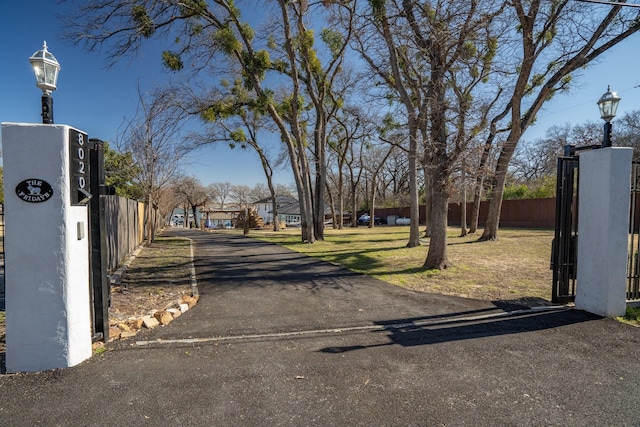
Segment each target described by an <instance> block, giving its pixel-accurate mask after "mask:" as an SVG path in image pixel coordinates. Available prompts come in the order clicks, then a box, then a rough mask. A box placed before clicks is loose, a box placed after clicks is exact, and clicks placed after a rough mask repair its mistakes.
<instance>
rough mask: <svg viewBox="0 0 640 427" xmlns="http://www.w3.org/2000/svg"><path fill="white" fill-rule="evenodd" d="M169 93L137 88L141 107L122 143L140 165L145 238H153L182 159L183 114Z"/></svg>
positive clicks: (122, 138) (125, 132)
mask: <svg viewBox="0 0 640 427" xmlns="http://www.w3.org/2000/svg"><path fill="white" fill-rule="evenodd" d="M172 99H173V97H172V95H171V93H170V92H167V91H162V90H157V91H155V92H152V93H150V94H143V93H141V92H140V90H139V91H138V101H139V104H138V110H137V112H136V115H135V117H133V118H132V119H131V120H130V121H129V123H128V125H127V127H126V129H125V131H124V133H123V135H122V136H121V141H120V143H121V145H123V146H125V147H126V148H127V151H130V152H131V153H132V156H133V159H134V161H135V163H136V164H137V165H138V166H139V167H140V170H139V175H138V177H137V181H138V183H139V185H140V187H141V188H142V192H143V195H144V198H145V200H146V202H147V209H146V219H145V222H146V233H147V235H146V239H147V240H148V241H150V242H151V241H153V239H154V237H155V234H156V227H157V223H158V221H159V219H160V218H159V215H158V208H159V201H160V199H161V196H162V194H163V191H165V190H166V188H167V187H168V186H169V185H170V184H172V182H173V181H174V180H175V178H176V177H177V176H178V170H179V168H180V166H181V161H182V159H183V155H182V152H181V150H180V148H179V145H178V144H179V143H180V135H181V130H182V123H183V122H182V117H181V116H180V113H179V112H177V111H176V110H175V108H173V104H172Z"/></svg>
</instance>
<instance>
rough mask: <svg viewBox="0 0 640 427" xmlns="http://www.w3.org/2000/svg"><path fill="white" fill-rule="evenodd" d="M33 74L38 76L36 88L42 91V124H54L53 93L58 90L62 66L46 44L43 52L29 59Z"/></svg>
mask: <svg viewBox="0 0 640 427" xmlns="http://www.w3.org/2000/svg"><path fill="white" fill-rule="evenodd" d="M29 62H31V66H32V67H33V72H34V73H35V75H36V86H38V87H39V88H40V89H41V90H42V123H44V124H53V98H52V97H51V92H53V91H54V90H56V82H57V81H58V73H59V72H60V64H59V63H58V61H57V60H56V57H55V56H53V55H52V54H51V52H49V51H48V50H47V42H46V41H45V42H44V45H43V46H42V49H41V50H38V51H36V52H35V53H34V54H33V55H31V57H30V58H29Z"/></svg>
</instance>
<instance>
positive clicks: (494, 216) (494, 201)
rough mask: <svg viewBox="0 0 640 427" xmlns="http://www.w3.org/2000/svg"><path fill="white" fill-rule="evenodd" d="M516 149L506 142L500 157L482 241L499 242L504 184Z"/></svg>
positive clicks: (512, 144)
mask: <svg viewBox="0 0 640 427" xmlns="http://www.w3.org/2000/svg"><path fill="white" fill-rule="evenodd" d="M515 149H516V144H515V143H513V142H511V141H509V140H508V141H507V142H505V144H504V146H503V147H502V150H501V151H500V157H499V158H498V163H497V164H496V174H495V178H494V184H493V188H492V189H491V199H490V200H489V212H488V213H487V223H486V224H485V226H484V231H483V233H482V236H480V239H478V240H480V241H483V242H484V241H487V240H498V225H499V224H500V211H501V210H502V196H503V194H504V184H505V182H506V180H507V171H508V169H509V162H510V161H511V157H512V156H513V153H514V151H515Z"/></svg>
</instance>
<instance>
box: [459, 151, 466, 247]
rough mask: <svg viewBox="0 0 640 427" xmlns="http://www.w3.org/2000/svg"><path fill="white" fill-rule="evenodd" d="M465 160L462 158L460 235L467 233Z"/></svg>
mask: <svg viewBox="0 0 640 427" xmlns="http://www.w3.org/2000/svg"><path fill="white" fill-rule="evenodd" d="M466 167H467V165H466V162H465V161H464V159H462V203H460V237H464V236H466V235H467V172H466Z"/></svg>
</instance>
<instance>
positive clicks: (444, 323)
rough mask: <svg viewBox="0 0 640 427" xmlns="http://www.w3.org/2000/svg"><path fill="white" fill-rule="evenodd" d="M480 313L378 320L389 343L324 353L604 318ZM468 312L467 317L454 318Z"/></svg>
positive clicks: (556, 313) (328, 349) (526, 312)
mask: <svg viewBox="0 0 640 427" xmlns="http://www.w3.org/2000/svg"><path fill="white" fill-rule="evenodd" d="M480 311H483V310H479V311H478V313H475V315H474V313H472V312H469V313H451V314H446V315H443V316H428V317H424V318H412V319H394V320H389V321H384V322H376V324H378V325H380V326H382V327H383V328H384V330H385V332H387V333H388V335H387V337H388V339H389V341H388V342H386V343H381V344H380V343H378V344H372V345H351V346H344V347H326V348H323V349H321V350H320V351H321V352H323V353H334V354H340V353H345V352H349V351H354V350H363V349H366V348H372V347H382V346H388V345H401V346H405V347H408V346H418V345H429V344H438V343H444V342H450V341H460V340H469V339H476V338H485V337H492V336H501V335H510V334H520V333H524V332H533V331H540V330H544V329H552V328H558V327H562V326H567V325H572V324H575V323H581V322H589V321H592V320H598V319H601V317H599V316H596V315H594V314H590V313H587V312H584V311H579V310H564V309H560V310H558V309H555V310H552V311H537V310H522V311H518V312H516V313H506V314H505V315H503V316H496V315H487V316H483V315H482V314H481V313H480ZM461 314H466V316H465V317H463V318H452V317H456V316H458V317H459V316H460V315H461Z"/></svg>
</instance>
